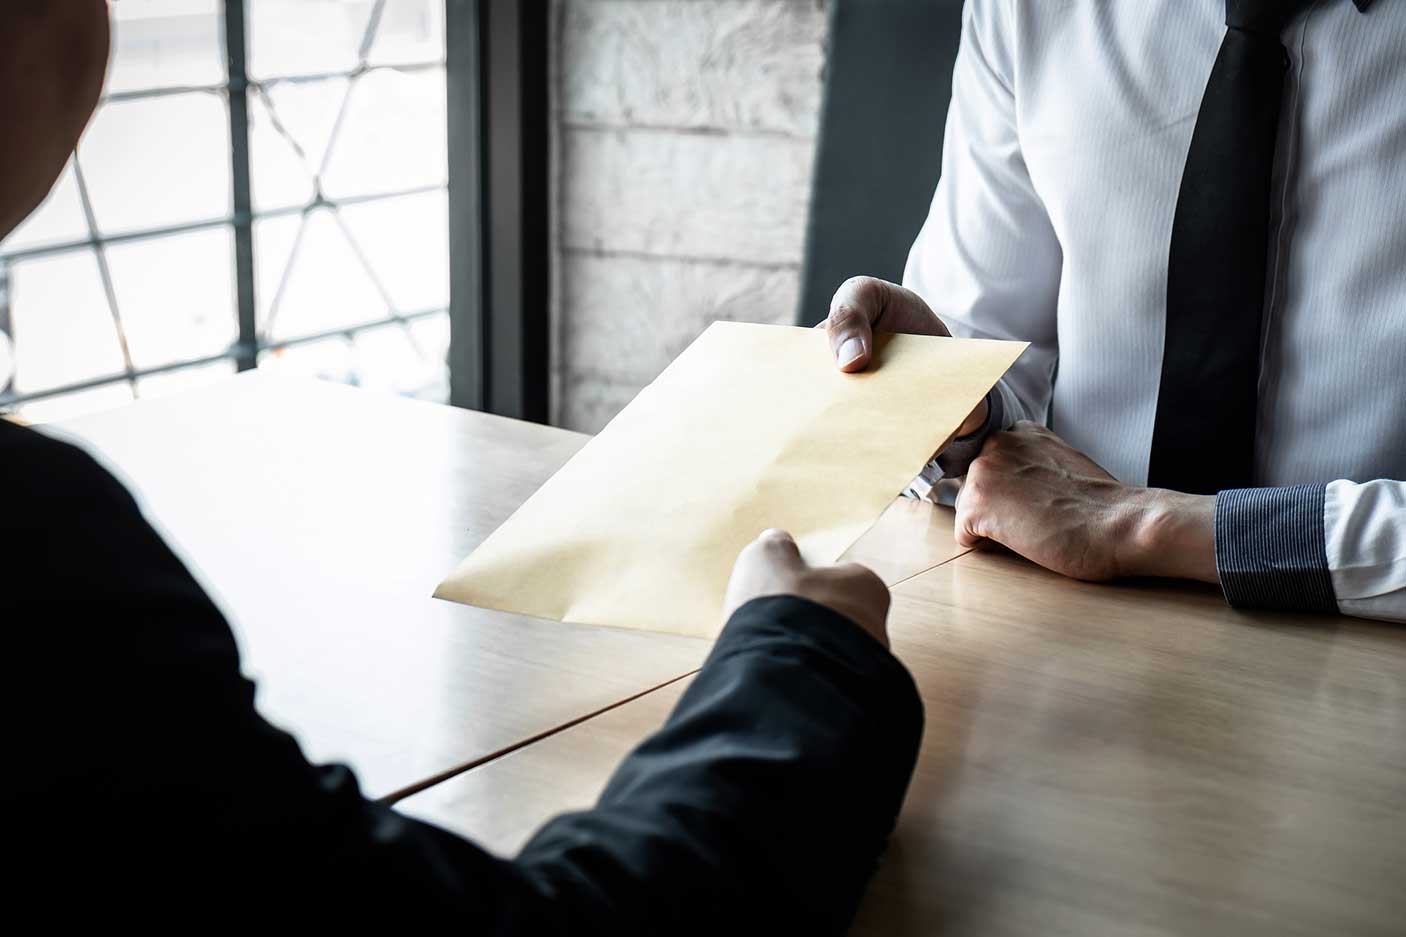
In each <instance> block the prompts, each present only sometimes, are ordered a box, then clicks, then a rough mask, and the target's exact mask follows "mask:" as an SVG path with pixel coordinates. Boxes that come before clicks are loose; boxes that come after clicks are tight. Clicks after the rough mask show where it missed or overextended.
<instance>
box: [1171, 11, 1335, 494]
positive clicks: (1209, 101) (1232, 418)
mask: <svg viewBox="0 0 1406 937" xmlns="http://www.w3.org/2000/svg"><path fill="white" fill-rule="evenodd" d="M1309 2H1311V0H1226V4H1225V7H1226V12H1225V21H1226V26H1227V30H1226V33H1225V39H1224V40H1223V41H1222V42H1221V47H1220V54H1219V55H1217V56H1216V64H1215V66H1214V67H1213V68H1212V69H1211V79H1210V81H1209V82H1207V84H1206V93H1205V94H1204V95H1203V96H1202V99H1201V112H1200V114H1199V115H1198V116H1197V118H1196V128H1195V130H1194V131H1193V132H1192V135H1191V150H1190V151H1189V152H1188V154H1187V157H1186V169H1185V170H1184V171H1183V172H1182V177H1181V191H1180V193H1179V194H1178V196H1177V209H1176V215H1175V217H1174V219H1173V221H1172V244H1171V252H1170V254H1169V255H1168V261H1167V333H1166V340H1165V343H1164V345H1163V351H1162V383H1161V388H1160V390H1159V392H1158V397H1157V418H1156V423H1155V424H1154V426H1153V431H1152V453H1151V459H1150V461H1149V463H1148V484H1149V485H1150V486H1152V487H1154V488H1173V489H1176V490H1177V491H1187V492H1192V493H1195V494H1214V493H1215V492H1217V491H1220V490H1222V489H1224V488H1241V487H1248V486H1250V485H1251V484H1252V482H1253V479H1252V468H1253V462H1254V452H1255V406H1256V400H1257V396H1258V394H1257V388H1258V384H1259V363H1260V318H1261V314H1262V313H1263V310H1264V291H1265V275H1266V258H1267V255H1268V250H1269V245H1268V238H1269V200H1270V172H1271V170H1272V169H1273V166H1274V150H1275V139H1276V137H1277V136H1278V131H1279V108H1280V103H1281V101H1282V98H1283V93H1284V73H1285V70H1286V69H1287V68H1288V64H1289V58H1288V53H1287V52H1286V51H1285V49H1284V46H1283V45H1281V44H1280V42H1279V34H1280V33H1281V32H1283V31H1284V27H1285V26H1286V25H1287V24H1288V22H1289V20H1291V19H1292V18H1293V17H1294V15H1295V14H1297V13H1298V12H1299V11H1300V10H1302V9H1303V8H1304V7H1306V6H1308V3H1309Z"/></svg>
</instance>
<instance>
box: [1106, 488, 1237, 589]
mask: <svg viewBox="0 0 1406 937" xmlns="http://www.w3.org/2000/svg"><path fill="white" fill-rule="evenodd" d="M1129 491H1130V495H1129V500H1130V506H1129V511H1128V519H1127V523H1126V533H1125V534H1124V535H1123V536H1122V537H1121V538H1120V539H1121V540H1122V541H1123V543H1124V547H1123V551H1122V552H1123V556H1122V558H1121V559H1120V561H1119V568H1120V569H1121V571H1122V573H1123V575H1125V576H1162V577H1166V578H1169V579H1193V580H1198V581H1200V582H1213V583H1218V582H1220V575H1219V572H1218V571H1217V569H1216V536H1215V516H1216V499H1215V498H1214V497H1210V496H1206V495H1189V494H1183V493H1182V492H1179V491H1167V490H1165V489H1161V488H1135V489H1129Z"/></svg>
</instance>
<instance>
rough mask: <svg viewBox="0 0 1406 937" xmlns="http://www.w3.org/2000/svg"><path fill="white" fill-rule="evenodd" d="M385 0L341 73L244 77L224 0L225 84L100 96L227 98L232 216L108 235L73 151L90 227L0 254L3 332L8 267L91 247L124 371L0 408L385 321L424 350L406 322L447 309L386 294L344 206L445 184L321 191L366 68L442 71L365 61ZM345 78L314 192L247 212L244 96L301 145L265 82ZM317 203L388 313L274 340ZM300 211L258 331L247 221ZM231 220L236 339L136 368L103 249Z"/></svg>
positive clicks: (240, 27) (246, 360)
mask: <svg viewBox="0 0 1406 937" xmlns="http://www.w3.org/2000/svg"><path fill="white" fill-rule="evenodd" d="M385 6H386V0H376V2H375V5H374V6H373V7H372V8H371V11H370V15H369V16H368V18H367V24H366V28H365V30H364V32H363V35H362V39H361V43H360V46H359V49H358V55H357V65H356V66H355V67H354V68H351V69H348V70H344V71H334V72H323V73H319V74H312V75H296V76H286V77H276V78H265V79H258V80H253V79H250V78H249V74H248V67H247V54H246V50H247V45H246V29H247V16H246V10H245V0H224V13H225V15H224V40H225V54H226V60H227V65H228V72H227V77H226V81H224V82H222V83H219V84H209V85H189V86H179V87H163V88H150V89H142V90H133V91H122V92H118V93H114V94H110V95H105V96H104V98H103V103H104V104H106V103H109V102H116V101H131V100H143V99H150V98H158V97H165V96H169V95H177V94H191V93H207V94H216V95H220V96H222V97H224V98H225V101H226V104H227V106H228V109H229V126H230V157H231V180H232V185H233V193H232V194H233V199H232V209H233V211H232V213H231V214H230V215H229V216H227V217H221V218H209V219H205V220H200V221H193V222H188V223H184V224H177V225H167V226H162V227H151V228H145V229H141V230H138V231H132V232H124V233H121V234H113V235H108V234H104V233H103V232H102V230H101V229H100V228H99V226H98V223H97V219H96V217H95V215H94V213H93V208H92V201H91V199H90V197H89V194H88V185H87V179H86V177H85V176H84V174H83V168H82V162H81V160H80V159H79V157H78V155H77V154H75V155H74V157H73V170H74V177H75V179H76V181H77V187H78V194H79V201H80V204H81V207H82V210H83V216H84V220H85V222H86V227H87V232H88V233H87V236H86V237H84V238H80V239H78V240H74V241H68V242H62V243H58V244H51V245H45V246H41V247H34V248H29V249H21V250H15V251H8V252H0V329H4V330H5V331H6V332H11V321H10V318H11V316H10V309H9V302H8V297H9V292H10V291H9V268H10V267H11V266H12V265H13V264H15V263H19V262H23V261H25V260H29V259H34V258H39V257H46V256H52V255H55V254H62V253H66V252H69V251H74V250H84V249H91V250H92V251H93V253H94V256H95V257H96V259H97V264H98V274H99V277H100V279H101V282H102V287H103V293H104V296H105V298H106V303H107V307H108V312H109V313H110V315H111V317H112V323H113V328H114V331H115V335H116V340H117V344H118V348H119V349H120V351H121V355H122V360H123V364H124V368H123V370H122V371H120V372H117V373H113V374H107V375H101V376H98V377H94V378H90V379H86V380H83V381H76V382H72V383H69V384H64V385H61V386H57V387H50V388H44V389H42V390H36V391H30V392H26V393H22V394H21V393H15V392H13V390H5V391H3V392H0V409H8V408H11V407H14V406H17V405H20V404H24V403H27V402H30V401H34V400H40V399H44V398H48V397H56V396H59V395H62V394H69V393H74V392H76V391H81V390H88V389H91V388H95V387H102V386H106V385H110V384H116V383H119V382H122V381H126V382H127V383H128V384H129V386H131V388H132V392H133V394H134V395H135V394H136V393H137V381H138V380H139V379H140V378H143V377H148V376H150V375H154V374H163V373H167V372H171V371H180V370H184V369H187V368H193V367H199V366H201V365H207V364H212V363H215V362H218V361H225V360H233V361H234V362H235V364H236V366H237V368H238V370H241V371H245V370H249V369H252V368H255V367H257V366H258V358H259V354H260V353H261V352H264V351H275V350H278V349H282V348H288V347H293V346H296V345H302V344H306V343H310V342H316V341H320V340H322V339H325V338H331V337H335V336H339V335H340V336H345V337H347V338H351V337H352V336H355V335H357V334H359V333H361V332H364V331H367V330H369V329H378V328H385V327H392V326H394V327H399V328H402V329H404V330H405V333H406V336H407V337H408V338H409V339H410V341H411V343H412V345H413V346H414V347H415V348H416V350H417V351H419V352H420V353H421V354H422V355H423V354H424V351H423V349H422V348H421V347H420V345H419V343H418V342H416V340H415V336H414V334H413V332H412V331H411V329H410V325H411V323H412V322H414V321H415V320H418V319H424V318H427V317H429V316H433V315H437V314H440V313H444V312H447V309H445V308H443V307H440V308H433V309H416V310H403V309H399V308H398V307H397V306H396V304H395V302H394V301H393V300H392V298H391V295H390V293H389V291H388V290H387V289H386V287H385V284H384V281H383V280H382V279H381V278H380V276H379V275H378V274H377V273H376V270H375V268H374V267H373V266H372V265H371V264H370V263H369V259H368V258H367V256H366V253H365V251H364V250H363V249H362V247H361V245H360V243H359V242H358V241H357V239H356V237H355V235H354V234H353V232H352V231H351V230H350V228H349V227H348V226H347V224H346V223H345V221H344V220H343V218H342V216H341V213H340V209H341V208H342V207H343V206H348V205H357V204H364V203H367V202H376V201H383V200H386V199H393V198H400V197H404V196H409V195H418V194H424V193H428V192H438V191H443V190H444V189H445V188H446V186H445V185H444V184H439V185H431V186H420V187H415V188H409V189H400V190H394V191H386V192H377V193H373V194H369V195H360V196H354V197H349V198H341V199H333V198H328V197H327V196H326V195H325V194H324V193H323V191H322V176H323V174H324V173H325V172H326V170H327V166H328V161H329V160H330V158H331V156H332V154H333V152H334V150H335V148H336V144H337V138H338V135H339V133H340V131H341V128H342V124H343V122H344V119H345V117H346V113H347V106H348V104H349V102H350V100H351V93H352V90H353V89H354V88H355V86H356V83H357V81H358V80H360V78H361V77H362V76H363V75H366V74H368V73H370V72H372V71H377V70H381V69H392V70H395V71H400V72H417V71H425V70H429V69H436V68H445V67H446V62H445V60H444V59H437V60H432V61H417V62H404V63H394V64H385V65H370V64H368V61H369V57H370V53H371V49H372V46H373V45H374V44H375V41H376V36H377V34H378V31H379V29H380V25H381V19H382V15H383V14H384V12H385ZM336 79H344V80H346V82H347V86H346V89H345V92H344V94H343V97H342V101H341V104H340V106H339V109H338V112H337V116H336V119H335V122H334V124H333V130H332V134H331V137H330V138H329V140H328V143H327V149H326V152H325V153H324V156H323V159H322V163H321V165H320V166H317V167H313V166H311V165H309V169H310V170H312V171H313V198H312V199H311V200H310V201H309V202H308V203H307V204H305V205H300V206H293V207H288V208H278V209H272V210H265V211H259V212H255V211H254V210H253V197H252V188H251V167H250V163H249V93H251V92H252V93H253V94H256V95H258V96H259V97H260V99H261V100H262V101H263V103H264V106H265V108H266V109H267V110H268V113H269V114H270V117H271V120H272V122H273V125H274V127H275V129H276V130H277V131H278V132H279V133H280V134H282V135H283V136H284V137H285V139H287V140H288V142H289V143H290V144H291V145H292V146H293V147H294V148H295V150H297V152H299V153H300V154H301V153H302V150H301V148H300V146H299V144H298V143H297V141H296V140H295V139H294V138H293V137H292V135H291V134H289V133H288V131H287V130H286V129H284V127H283V126H282V124H281V122H280V121H279V119H278V112H277V109H276V108H275V106H274V103H273V101H272V99H271V98H270V97H269V95H268V89H269V88H272V87H274V86H276V85H279V84H299V83H307V82H315V81H329V80H336ZM316 209H327V210H329V211H330V212H331V214H332V217H333V218H334V219H335V220H336V222H337V224H338V225H339V227H340V228H341V231H342V233H343V234H344V235H345V237H346V238H347V240H348V242H349V243H350V245H351V246H352V249H353V252H354V253H355V255H356V256H357V259H358V260H359V261H360V263H361V265H362V267H363V268H364V269H365V271H366V273H367V275H368V277H369V278H370V280H371V282H372V283H373V285H374V286H375V288H376V290H377V292H378V293H379V294H380V296H381V298H382V300H383V302H384V303H385V304H386V309H387V314H386V316H385V317H384V318H380V319H374V320H371V321H368V322H361V323H356V324H354V325H350V326H346V327H342V328H337V329H330V330H327V331H324V332H318V333H314V334H308V335H300V336H298V337H296V338H292V339H283V340H277V341H275V340H273V339H272V338H271V337H270V336H271V335H272V326H273V324H274V323H275V322H276V320H277V313H278V309H279V306H280V304H281V300H282V296H283V292H284V288H285V287H286V285H287V283H288V274H289V272H290V271H291V270H292V269H293V265H294V263H295V262H296V260H297V257H298V251H299V248H300V246H301V244H302V240H303V235H304V233H305V232H306V228H307V222H308V218H309V216H310V215H311V213H312V212H313V211H314V210H316ZM288 215H300V216H301V221H300V223H299V226H298V231H297V233H296V234H295V237H294V244H293V248H292V250H291V251H290V252H289V255H288V259H287V261H286V263H285V266H284V269H283V272H282V275H281V277H280V279H279V285H278V287H277V289H276V290H275V293H274V296H273V298H272V300H271V302H270V304H269V312H268V317H267V321H266V322H265V323H264V327H263V329H262V331H261V330H260V329H259V327H258V323H257V321H256V315H255V310H256V308H257V306H256V297H255V280H254V247H253V225H254V221H255V219H258V218H276V217H280V216H288ZM226 226H228V227H230V228H231V229H232V231H233V234H234V251H235V258H234V260H235V277H234V282H235V290H236V308H237V310H238V325H239V329H238V338H237V339H236V340H235V342H234V343H233V344H232V345H231V346H230V347H229V348H228V349H226V350H225V351H223V352H221V353H219V354H216V355H206V356H202V357H196V358H187V359H182V360H178V361H173V362H170V363H168V364H164V365H160V366H158V367H147V368H138V367H136V366H135V365H134V364H133V362H132V357H131V354H130V353H129V351H128V348H127V337H126V329H125V327H124V324H123V320H122V314H121V310H120V307H119V305H118V302H117V294H116V291H115V290H114V288H113V283H112V275H111V272H110V270H109V269H108V265H107V254H106V248H107V246H108V245H110V244H120V243H125V242H131V241H146V240H153V239H156V238H161V237H167V236H170V235H176V234H182V233H186V232H191V231H200V230H205V229H209V228H218V227H226ZM21 353H22V350H21V349H19V348H16V354H17V355H18V354H21Z"/></svg>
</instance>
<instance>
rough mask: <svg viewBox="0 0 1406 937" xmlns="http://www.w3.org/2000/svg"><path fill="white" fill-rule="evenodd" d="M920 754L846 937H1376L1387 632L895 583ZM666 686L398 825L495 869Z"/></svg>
mask: <svg viewBox="0 0 1406 937" xmlns="http://www.w3.org/2000/svg"><path fill="white" fill-rule="evenodd" d="M891 628H892V632H893V639H894V646H895V649H896V651H897V653H898V654H899V655H900V656H902V657H903V658H904V660H905V661H906V662H907V664H908V665H909V667H910V668H911V669H912V670H913V672H914V674H915V676H916V677H917V680H918V683H919V686H920V689H921V692H922V694H923V697H924V701H925V704H926V707H927V731H926V736H925V739H924V744H923V751H922V756H921V759H920V763H919V768H918V771H917V774H916V776H915V778H914V781H913V785H912V788H911V790H910V793H909V797H908V800H907V802H906V805H905V808H904V811H903V815H902V817H901V819H900V821H899V826H898V830H897V832H896V834H895V837H894V840H893V843H892V845H891V848H890V851H889V854H888V855H887V857H886V858H885V861H884V863H883V865H882V866H881V868H880V871H879V873H878V874H877V876H876V878H875V880H874V882H873V883H872V885H871V888H870V890H869V892H868V895H867V897H866V900H865V904H864V906H863V908H862V910H861V912H860V915H859V918H858V920H857V922H856V925H855V933H857V934H863V935H870V934H873V935H905V934H935V935H968V934H970V935H982V937H995V935H1007V934H1009V935H1016V934H1040V935H1058V934H1068V935H1081V937H1083V935H1104V934H1107V935H1115V934H1116V935H1126V934H1147V935H1151V934H1169V935H1170V934H1197V935H1208V934H1209V935H1237V937H1239V935H1258V934H1264V935H1275V937H1281V935H1298V934H1302V935H1325V934H1383V935H1384V934H1399V933H1401V932H1402V927H1403V924H1402V922H1403V920H1406V887H1403V882H1406V629H1402V628H1400V627H1398V626H1393V625H1386V624H1377V623H1372V622H1362V621H1353V620H1350V619H1333V618H1318V617H1313V618H1310V617H1294V616H1283V615H1268V614H1265V615H1254V614H1245V613H1239V612H1235V611H1232V610H1231V609H1229V608H1227V607H1226V606H1225V605H1224V603H1223V601H1222V600H1221V598H1220V597H1219V595H1218V594H1216V592H1215V590H1213V589H1202V588H1197V587H1185V588H1184V587H1181V586H1174V585H1134V586H1096V585H1089V584H1084V583H1077V582H1072V581H1069V580H1065V579H1061V578H1059V577H1057V576H1054V575H1052V574H1050V573H1047V572H1045V571H1044V570H1041V569H1038V568H1036V567H1034V566H1031V565H1030V564H1027V563H1025V562H1024V561H1022V560H1020V559H1018V558H1015V557H1011V556H1009V555H992V554H982V553H973V554H968V555H965V556H960V557H958V558H957V559H955V560H953V561H952V562H950V563H947V564H945V565H942V566H940V567H938V568H936V569H934V570H931V571H929V572H927V573H924V574H922V575H920V576H918V577H916V578H914V579H911V580H909V581H907V582H905V583H902V584H901V585H899V586H898V587H897V589H896V590H895V603H894V610H893V614H892V617H891ZM679 692H681V686H680V685H675V686H673V687H670V688H669V689H668V690H666V691H660V692H659V693H656V694H650V695H649V696H646V697H644V698H642V699H640V700H637V701H635V702H633V703H630V704H628V705H627V706H623V707H621V708H619V709H616V710H613V711H612V712H611V713H609V714H608V715H607V716H604V717H601V718H599V719H594V720H590V721H588V722H586V723H583V724H582V725H580V726H577V727H576V728H573V729H571V730H569V731H568V732H564V733H561V734H558V735H555V736H553V737H551V738H550V739H547V740H545V741H543V742H540V743H538V744H536V745H533V746H531V747H529V748H527V749H524V750H523V751H521V752H518V753H515V754H513V755H510V756H508V757H506V758H504V759H502V760H500V761H496V762H494V763H492V764H490V765H487V766H485V767H483V768H480V769H476V770H474V771H471V772H469V773H467V774H464V775H461V776H459V777H456V778H454V779H451V780H449V781H447V782H445V783H444V784H441V785H437V786H435V787H433V788H430V789H429V790H427V791H425V792H423V793H421V794H418V795H416V796H415V797H411V798H409V799H407V800H406V801H404V802H402V804H401V805H400V809H403V810H405V811H406V812H408V813H411V814H413V815H417V816H421V817H425V818H427V819H430V820H432V821H434V822H437V823H439V824H440V825H443V826H447V827H449V828H452V829H456V830H459V831H461V832H463V833H465V834H466V835H469V836H477V837H481V838H482V839H484V840H485V841H486V842H487V843H488V844H489V845H490V846H491V847H493V848H497V849H499V850H502V851H505V852H511V851H512V850H513V849H515V848H517V847H518V846H519V845H520V844H521V843H522V841H523V840H524V839H525V838H526V837H527V836H528V835H529V834H530V832H531V831H532V829H534V828H535V827H536V826H537V825H538V824H539V823H541V822H542V821H544V820H545V819H547V818H548V817H550V816H551V815H553V814H555V813H558V812H560V811H562V810H565V809H569V808H574V807H582V806H586V805H588V804H589V803H590V802H591V800H592V799H593V798H594V797H595V795H596V793H597V792H598V791H599V789H600V787H601V786H602V785H603V784H604V782H605V780H606V778H607V776H608V775H609V772H610V770H611V769H612V768H613V766H614V765H615V763H616V762H617V761H618V759H619V758H620V757H621V756H622V755H623V754H624V753H625V752H626V751H628V749H629V748H630V747H631V746H632V745H633V744H634V743H635V742H637V741H638V740H639V739H641V738H643V737H644V736H645V735H646V734H647V733H648V732H649V731H651V730H652V729H653V728H655V727H657V726H658V725H659V724H660V722H661V721H662V720H663V718H664V717H665V715H666V714H667V712H668V709H669V706H671V705H672V703H673V700H674V698H675V697H676V696H677V694H678V693H679Z"/></svg>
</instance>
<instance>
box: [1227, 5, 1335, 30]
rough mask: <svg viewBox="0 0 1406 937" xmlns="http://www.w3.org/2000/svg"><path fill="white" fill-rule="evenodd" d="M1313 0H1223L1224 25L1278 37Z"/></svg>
mask: <svg viewBox="0 0 1406 937" xmlns="http://www.w3.org/2000/svg"><path fill="white" fill-rule="evenodd" d="M1312 2H1313V0H1225V25H1227V26H1229V27H1230V28H1231V29H1241V30H1244V31H1245V32H1247V33H1258V34H1260V35H1264V36H1273V37H1274V38H1276V39H1277V38H1278V37H1279V34H1280V33H1282V32H1283V31H1284V27H1285V26H1288V25H1289V20H1291V19H1293V18H1294V17H1295V16H1297V15H1298V14H1299V12H1300V11H1302V10H1303V9H1304V8H1305V7H1307V6H1309V5H1310V4H1311V3H1312Z"/></svg>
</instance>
